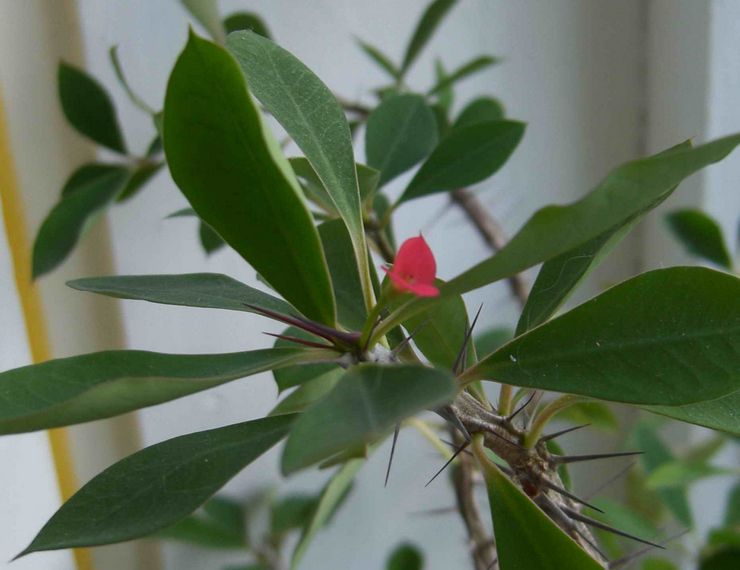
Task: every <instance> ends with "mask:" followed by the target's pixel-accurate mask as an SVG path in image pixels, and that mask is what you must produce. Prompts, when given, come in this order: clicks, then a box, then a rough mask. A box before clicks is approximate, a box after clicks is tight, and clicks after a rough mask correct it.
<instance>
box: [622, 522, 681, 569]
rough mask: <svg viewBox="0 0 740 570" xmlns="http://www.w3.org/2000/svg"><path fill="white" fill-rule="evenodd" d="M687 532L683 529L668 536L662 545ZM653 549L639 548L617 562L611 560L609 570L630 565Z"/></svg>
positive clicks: (650, 547)
mask: <svg viewBox="0 0 740 570" xmlns="http://www.w3.org/2000/svg"><path fill="white" fill-rule="evenodd" d="M687 532H689V529H684V530H682V531H681V532H679V533H677V534H674V535H673V536H670V537H668V538H666V539H665V540H664V541H663V544H668V543H669V542H672V541H674V540H676V539H678V538H681V537H682V536H684V535H685V534H686V533H687ZM653 548H654V547H652V546H647V547H645V548H641V549H640V550H638V551H636V552H633V553H632V554H628V555H627V556H623V557H622V558H618V559H617V560H613V561H611V562H609V570H614V569H615V568H621V567H622V566H625V565H627V564H630V563H631V562H634V561H635V560H637V559H638V558H639V557H640V556H642V555H643V554H647V553H648V552H650V551H651V550H653Z"/></svg>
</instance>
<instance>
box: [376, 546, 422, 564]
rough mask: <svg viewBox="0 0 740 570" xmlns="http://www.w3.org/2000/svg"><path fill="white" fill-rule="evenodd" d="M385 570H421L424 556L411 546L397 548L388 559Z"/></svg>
mask: <svg viewBox="0 0 740 570" xmlns="http://www.w3.org/2000/svg"><path fill="white" fill-rule="evenodd" d="M385 568H386V570H423V568H424V556H423V555H422V553H421V551H420V550H419V549H418V548H416V547H415V546H414V545H413V544H401V545H400V546H397V547H396V548H395V549H394V550H393V552H392V553H391V555H390V558H388V563H387V564H386V566H385Z"/></svg>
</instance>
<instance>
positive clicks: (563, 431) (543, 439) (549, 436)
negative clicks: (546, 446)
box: [538, 424, 591, 443]
mask: <svg viewBox="0 0 740 570" xmlns="http://www.w3.org/2000/svg"><path fill="white" fill-rule="evenodd" d="M590 425H591V424H583V425H580V426H575V427H569V428H566V429H561V430H560V431H556V432H555V433H550V434H547V435H543V436H542V437H541V438H540V441H539V442H538V443H545V442H547V441H550V440H553V439H555V438H556V437H560V436H561V435H565V434H566V433H571V432H574V431H576V430H578V429H583V428H585V427H588V426H590Z"/></svg>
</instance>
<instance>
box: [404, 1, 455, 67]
mask: <svg viewBox="0 0 740 570" xmlns="http://www.w3.org/2000/svg"><path fill="white" fill-rule="evenodd" d="M455 2H456V0H434V1H433V2H431V3H430V4H429V5H428V6H427V8H426V10H425V11H424V13H423V14H422V16H421V19H420V20H419V23H418V24H417V25H416V28H415V29H414V33H413V35H412V36H411V40H409V43H408V45H407V46H406V52H405V53H404V56H403V63H402V64H401V76H402V77H403V76H404V75H405V74H406V72H407V71H408V70H409V68H410V67H411V65H412V64H413V63H414V61H416V59H417V58H418V57H419V54H420V53H421V51H422V50H423V49H424V47H425V46H426V45H427V43H429V40H430V39H431V38H432V36H433V35H434V32H435V31H436V29H437V27H439V25H440V24H441V23H442V20H443V19H444V17H445V16H446V15H447V12H449V11H450V8H452V7H453V6H454V5H455Z"/></svg>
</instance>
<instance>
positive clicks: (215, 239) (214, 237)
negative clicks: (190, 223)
mask: <svg viewBox="0 0 740 570" xmlns="http://www.w3.org/2000/svg"><path fill="white" fill-rule="evenodd" d="M198 238H199V239H200V245H201V247H202V248H203V251H205V252H206V255H211V254H212V253H216V252H217V251H218V250H219V249H221V248H222V247H224V246H225V245H226V242H225V241H224V240H223V239H221V236H220V235H218V232H216V230H214V229H213V228H212V227H211V226H209V225H208V224H207V223H206V222H204V221H203V220H201V221H200V223H199V224H198Z"/></svg>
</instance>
